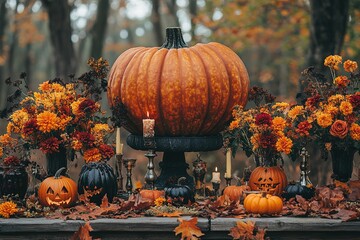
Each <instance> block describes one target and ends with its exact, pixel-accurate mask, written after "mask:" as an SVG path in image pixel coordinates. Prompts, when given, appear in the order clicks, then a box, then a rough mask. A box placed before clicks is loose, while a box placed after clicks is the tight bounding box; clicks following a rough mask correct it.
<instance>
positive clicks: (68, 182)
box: [38, 168, 77, 207]
mask: <svg viewBox="0 0 360 240" xmlns="http://www.w3.org/2000/svg"><path fill="white" fill-rule="evenodd" d="M64 169H65V168H61V169H59V170H58V171H57V172H56V173H55V175H54V176H53V177H48V178H46V179H45V180H44V181H43V182H42V183H41V184H40V187H39V190H38V195H39V200H40V202H41V204H42V205H44V206H61V207H70V206H71V205H72V204H73V203H75V201H76V199H77V186H76V183H75V182H74V181H73V180H72V179H71V178H68V177H65V176H60V173H61V172H62V171H63V170H64Z"/></svg>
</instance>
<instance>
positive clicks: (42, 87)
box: [38, 81, 51, 92]
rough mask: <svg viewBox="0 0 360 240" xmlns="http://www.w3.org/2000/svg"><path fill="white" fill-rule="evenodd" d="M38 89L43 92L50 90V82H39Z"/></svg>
mask: <svg viewBox="0 0 360 240" xmlns="http://www.w3.org/2000/svg"><path fill="white" fill-rule="evenodd" d="M38 89H39V91H43V92H48V91H50V90H51V84H50V83H49V81H46V82H43V83H41V84H39V88H38Z"/></svg>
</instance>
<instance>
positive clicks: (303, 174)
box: [300, 147, 312, 186]
mask: <svg viewBox="0 0 360 240" xmlns="http://www.w3.org/2000/svg"><path fill="white" fill-rule="evenodd" d="M300 156H301V163H300V185H301V186H308V185H312V183H311V181H310V178H309V175H308V174H309V172H310V171H308V170H307V167H308V159H309V153H308V151H307V150H306V148H304V147H303V148H302V149H301V152H300Z"/></svg>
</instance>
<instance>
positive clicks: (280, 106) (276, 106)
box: [271, 102, 290, 111]
mask: <svg viewBox="0 0 360 240" xmlns="http://www.w3.org/2000/svg"><path fill="white" fill-rule="evenodd" d="M289 106H290V105H289V104H288V103H286V102H277V103H275V104H274V105H273V106H272V107H271V108H272V109H274V110H278V111H285V109H287V108H288V107H289Z"/></svg>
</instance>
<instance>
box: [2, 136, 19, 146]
mask: <svg viewBox="0 0 360 240" xmlns="http://www.w3.org/2000/svg"><path fill="white" fill-rule="evenodd" d="M0 143H1V144H2V145H3V146H8V147H12V146H15V145H16V143H17V140H16V139H15V138H12V137H11V136H10V134H8V133H5V134H3V135H1V136H0Z"/></svg>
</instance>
